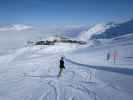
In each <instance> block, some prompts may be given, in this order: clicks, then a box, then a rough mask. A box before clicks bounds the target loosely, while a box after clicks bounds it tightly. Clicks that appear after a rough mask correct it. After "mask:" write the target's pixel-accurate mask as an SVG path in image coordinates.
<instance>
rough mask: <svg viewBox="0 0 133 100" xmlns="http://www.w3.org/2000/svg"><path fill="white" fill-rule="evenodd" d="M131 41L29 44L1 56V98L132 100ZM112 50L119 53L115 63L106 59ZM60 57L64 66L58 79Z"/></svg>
mask: <svg viewBox="0 0 133 100" xmlns="http://www.w3.org/2000/svg"><path fill="white" fill-rule="evenodd" d="M131 42H132V41H130V45H128V43H129V42H128V43H127V45H126V46H125V45H124V46H123V45H119V44H116V45H114V44H113V45H114V46H113V47H112V46H111V45H110V46H108V47H107V44H106V45H103V46H99V47H91V48H90V47H85V46H82V47H81V46H79V45H74V44H73V45H70V44H57V45H54V46H47V47H46V46H31V47H25V48H22V49H19V50H16V51H15V52H14V53H12V54H8V55H4V56H1V57H0V100H133V85H132V83H133V68H132V67H133V58H132V57H133V53H132V50H133V45H131ZM113 49H116V50H118V51H119V52H120V54H119V55H122V56H120V57H119V60H118V61H117V62H116V64H113V61H112V59H111V60H110V61H106V59H105V58H106V57H105V55H106V52H107V51H109V50H110V52H112V51H111V50H113ZM127 50H128V52H126V51H127ZM61 56H64V61H65V67H66V68H65V70H64V71H63V73H62V76H61V77H59V78H58V77H57V75H58V72H59V60H60V57H61ZM126 61H127V62H126Z"/></svg>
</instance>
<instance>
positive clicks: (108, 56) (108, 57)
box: [106, 52, 110, 60]
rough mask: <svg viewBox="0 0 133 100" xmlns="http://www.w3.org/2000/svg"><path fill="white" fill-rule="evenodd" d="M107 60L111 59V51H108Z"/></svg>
mask: <svg viewBox="0 0 133 100" xmlns="http://www.w3.org/2000/svg"><path fill="white" fill-rule="evenodd" d="M106 60H110V53H109V52H108V53H107V56H106Z"/></svg>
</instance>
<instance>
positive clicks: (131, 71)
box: [64, 57, 133, 76]
mask: <svg viewBox="0 0 133 100" xmlns="http://www.w3.org/2000/svg"><path fill="white" fill-rule="evenodd" d="M64 59H65V61H67V62H69V63H71V64H74V65H78V66H79V67H81V66H82V67H85V68H92V69H96V70H104V71H108V72H115V73H119V74H126V75H131V76H133V69H131V68H118V67H109V66H95V65H87V64H81V63H78V62H75V61H73V60H71V59H68V58H66V57H64Z"/></svg>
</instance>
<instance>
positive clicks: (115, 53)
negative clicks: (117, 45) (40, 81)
mask: <svg viewBox="0 0 133 100" xmlns="http://www.w3.org/2000/svg"><path fill="white" fill-rule="evenodd" d="M112 56H113V60H114V64H115V63H116V60H118V52H117V51H116V50H115V51H114V52H113V55H112Z"/></svg>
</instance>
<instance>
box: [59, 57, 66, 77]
mask: <svg viewBox="0 0 133 100" xmlns="http://www.w3.org/2000/svg"><path fill="white" fill-rule="evenodd" d="M63 69H65V66H64V58H63V57H61V59H60V71H59V74H58V77H60V76H61V74H62V71H63Z"/></svg>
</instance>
